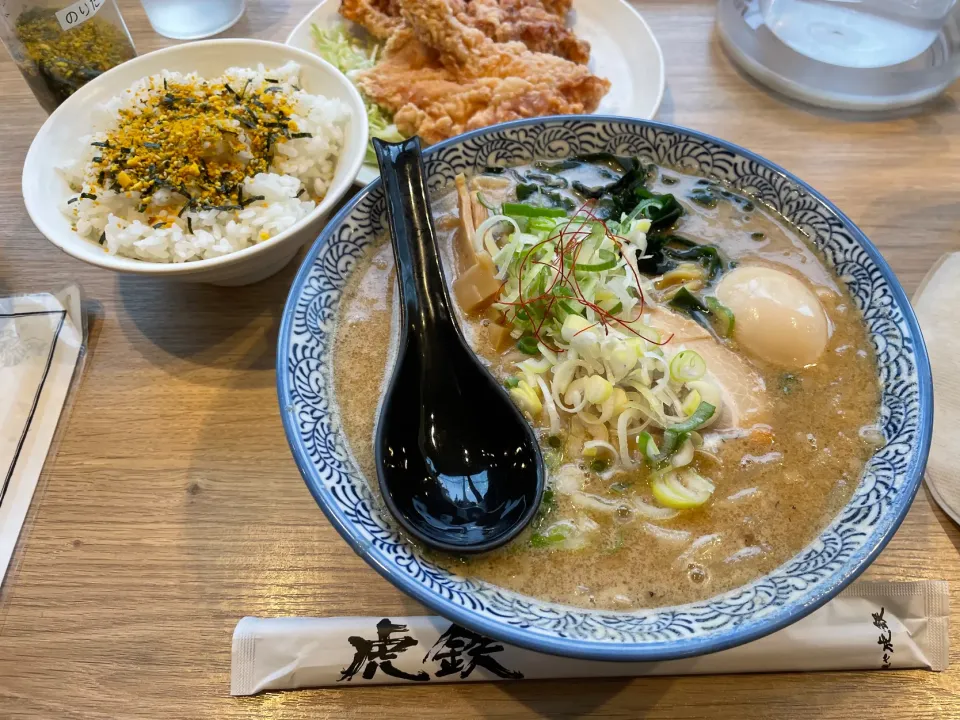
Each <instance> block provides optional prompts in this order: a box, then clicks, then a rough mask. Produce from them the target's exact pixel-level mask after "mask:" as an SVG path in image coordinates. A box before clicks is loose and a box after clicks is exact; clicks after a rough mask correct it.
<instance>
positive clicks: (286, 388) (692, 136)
mask: <svg viewBox="0 0 960 720" xmlns="http://www.w3.org/2000/svg"><path fill="white" fill-rule="evenodd" d="M602 152H606V153H614V154H617V155H632V156H639V157H640V158H641V159H645V160H647V161H649V162H653V163H656V164H657V165H662V166H667V167H672V168H675V169H678V170H681V171H684V172H686V173H689V174H694V175H700V176H702V177H705V178H708V179H711V180H716V181H719V182H722V183H725V184H727V185H728V186H729V187H730V188H732V189H734V190H736V191H737V192H740V193H743V194H746V195H749V196H751V197H753V198H754V199H756V200H758V201H760V202H762V203H763V204H765V205H766V206H767V207H768V208H770V209H772V210H773V211H775V212H777V213H779V214H780V215H782V216H783V217H784V218H786V219H787V220H788V221H790V222H791V223H792V224H793V225H795V226H796V227H797V228H799V229H800V230H801V231H802V232H803V233H804V234H805V235H807V236H808V238H809V239H810V240H811V241H812V243H813V244H814V245H816V247H817V248H819V251H820V254H821V257H822V259H823V262H824V263H825V264H826V265H827V266H828V267H831V268H832V269H833V270H834V272H835V273H836V275H837V276H838V277H839V281H840V282H841V283H842V284H845V285H846V287H847V289H848V291H849V293H850V295H851V296H852V298H853V300H854V302H855V304H856V305H857V306H858V308H859V310H860V312H861V314H862V316H863V320H864V323H865V325H866V328H867V332H868V335H869V337H870V340H871V341H872V343H873V345H874V347H875V349H876V356H877V365H878V373H879V378H878V380H879V383H880V396H881V397H880V405H881V408H880V426H881V429H882V434H883V438H884V441H883V444H882V446H881V447H879V448H878V449H877V450H876V451H875V452H874V453H873V455H872V457H871V458H870V459H869V460H868V462H867V464H866V467H865V470H864V472H863V474H862V476H861V478H860V481H859V484H858V485H857V487H856V489H855V490H854V492H853V494H852V497H851V498H850V500H849V501H848V502H847V503H846V505H845V506H843V507H842V509H841V510H840V512H839V513H837V514H836V515H835V516H834V517H833V519H832V520H831V521H830V522H829V524H827V526H826V527H825V528H824V529H823V530H822V531H821V532H820V533H819V534H818V535H817V536H816V537H815V538H814V539H813V540H812V541H811V542H810V543H809V544H808V545H807V546H806V547H805V548H804V549H803V550H802V551H800V552H799V553H798V554H796V555H795V556H794V557H792V558H791V559H790V560H788V561H787V562H785V563H783V564H782V565H780V566H779V567H777V568H775V569H774V570H773V571H771V572H768V573H767V574H765V575H763V576H762V577H759V578H757V579H755V580H753V581H752V582H749V583H747V584H746V585H743V586H741V587H738V588H736V589H734V590H731V591H729V592H725V593H723V594H719V595H716V596H714V597H711V598H709V599H707V600H703V601H699V602H692V603H690V604H685V605H676V606H670V607H657V608H649V609H641V610H632V611H616V610H588V609H582V608H577V607H571V606H566V605H560V604H556V603H551V602H547V601H544V600H540V599H536V598H533V597H529V596H524V595H519V594H517V593H515V592H512V591H508V590H505V589H503V588H500V587H497V586H494V585H491V584H488V583H486V582H483V581H480V580H476V579H470V578H465V577H461V576H458V575H456V574H454V573H452V572H450V571H448V570H446V569H444V568H442V567H440V566H439V565H437V564H436V563H435V562H433V561H432V560H431V559H430V558H429V557H427V556H425V555H424V554H423V553H422V552H421V551H420V550H419V549H418V548H417V547H415V546H414V545H412V544H411V543H410V542H408V541H407V540H406V539H405V538H404V536H403V535H402V534H401V533H400V532H399V531H398V530H397V525H396V523H395V522H394V521H393V519H392V518H391V517H390V516H389V515H388V514H387V513H386V511H385V510H384V509H383V506H382V503H380V502H379V500H378V499H377V497H376V495H375V493H374V492H373V491H372V490H371V488H372V487H374V486H375V484H376V478H365V477H364V476H363V473H362V472H361V471H360V469H359V468H358V466H357V464H356V462H355V460H354V459H353V457H352V454H351V452H350V449H349V446H348V443H347V439H346V437H345V435H344V432H343V429H342V424H341V423H339V421H338V420H337V419H336V418H337V408H338V402H337V397H336V394H335V392H334V376H333V367H332V358H333V342H334V337H335V329H336V321H337V317H338V311H339V308H340V303H341V300H342V296H343V289H344V287H345V285H346V284H347V282H348V280H349V278H350V276H351V273H352V272H353V271H354V270H355V268H356V267H357V264H358V262H359V261H360V259H361V257H362V256H363V255H364V253H365V251H366V250H367V249H368V248H369V246H370V245H371V244H372V243H374V242H375V241H376V240H377V239H379V238H382V237H384V236H385V234H386V232H387V219H386V212H385V207H384V198H383V193H382V187H381V185H380V182H379V180H378V181H375V182H374V183H372V184H370V185H369V186H367V187H366V188H365V189H364V190H363V191H362V192H361V193H360V194H359V195H357V196H356V198H354V199H353V201H352V202H350V203H349V204H348V205H347V206H346V207H345V208H344V209H343V210H342V211H341V212H340V213H339V214H338V215H337V216H336V217H335V218H334V219H333V220H332V221H331V222H330V223H329V225H328V226H327V227H326V228H325V230H324V232H323V234H322V235H321V236H320V237H319V239H318V240H317V242H316V243H315V245H314V246H313V248H312V249H311V251H310V253H309V254H308V256H307V258H306V260H305V262H304V264H303V266H302V268H301V270H300V272H299V274H298V276H297V278H296V280H295V282H294V284H293V288H292V290H291V293H290V297H289V299H288V301H287V306H286V309H285V312H284V316H283V323H282V327H281V331H280V340H279V348H278V351H277V377H278V392H279V399H280V406H281V408H282V415H283V421H284V426H285V430H286V433H287V438H288V440H289V442H290V445H291V448H292V450H293V454H294V457H295V458H296V461H297V464H298V466H299V468H300V472H301V473H302V475H303V477H304V479H305V481H306V483H307V485H308V487H309V489H310V491H311V493H312V494H313V496H314V498H315V499H316V501H317V503H318V504H319V505H320V507H321V509H322V510H323V512H324V513H325V514H326V515H327V517H328V519H329V520H330V522H331V523H332V524H333V526H334V527H335V528H336V529H337V531H338V532H339V533H340V534H341V535H342V536H343V537H344V539H345V540H346V541H347V542H348V543H349V544H350V545H351V547H352V548H353V549H354V550H355V551H356V552H357V553H358V554H359V555H360V556H361V557H363V558H364V559H365V560H366V561H367V562H368V563H369V564H370V565H371V566H372V567H373V568H374V569H375V570H377V571H378V572H379V573H381V574H382V575H383V576H384V577H385V578H387V579H388V580H389V581H390V582H392V583H393V584H394V585H396V586H397V587H398V588H400V589H401V590H403V591H404V592H406V593H408V594H409V595H411V596H412V597H414V598H415V599H417V600H418V601H420V602H421V603H423V604H424V605H426V606H427V607H429V608H431V609H432V610H434V611H435V612H437V613H438V614H440V615H443V616H444V617H446V618H448V619H450V620H452V621H455V622H457V623H460V624H462V625H464V626H466V627H468V628H470V629H472V630H474V631H476V632H479V633H483V634H485V635H488V636H491V637H493V638H496V639H498V640H502V641H505V642H509V643H513V644H515V645H519V646H523V647H526V648H529V649H532V650H537V651H541V652H546V653H553V654H557V655H564V656H570V657H579V658H587V659H593V660H623V661H628V660H629V661H662V660H668V659H674V658H681V657H689V656H694V655H699V654H703V653H709V652H714V651H717V650H722V649H725V648H729V647H732V646H735V645H739V644H741V643H745V642H749V641H751V640H754V639H757V638H759V637H762V636H764V635H766V634H768V633H771V632H774V631H776V630H778V629H780V628H782V627H784V626H786V625H788V624H790V623H792V622H794V621H796V620H798V619H800V618H802V617H803V616H805V615H807V614H808V613H810V612H812V611H813V610H815V609H816V608H818V607H819V606H821V605H822V604H823V603H825V602H826V601H828V600H829V599H830V598H832V597H834V596H835V595H836V594H837V593H839V592H840V591H841V590H842V589H843V588H844V587H845V586H846V585H847V584H848V583H850V582H851V581H852V580H854V579H855V578H856V577H857V576H858V575H859V574H860V573H861V572H862V571H863V570H864V569H865V568H866V567H867V566H868V565H869V564H870V562H871V561H872V560H873V559H874V558H875V557H876V556H877V554H878V553H879V552H880V551H881V550H882V549H883V547H884V546H885V545H886V543H887V542H888V541H889V539H890V538H891V536H892V535H893V534H894V532H895V531H896V530H897V528H898V526H899V525H900V523H901V521H902V520H903V517H904V515H905V514H906V512H907V510H908V508H909V506H910V504H911V501H912V500H913V497H914V495H915V493H916V491H917V488H918V486H919V483H920V480H921V478H922V475H923V470H924V466H925V464H926V458H927V452H928V449H929V444H930V435H931V429H932V419H933V400H932V380H931V375H930V367H929V363H928V360H927V356H926V351H925V349H924V345H923V340H922V337H921V335H920V330H919V327H918V325H917V322H916V318H915V317H914V314H913V311H912V309H911V307H910V304H909V302H908V300H907V298H906V295H905V294H904V292H903V289H902V288H901V287H900V285H899V283H898V282H897V279H896V277H895V275H894V274H893V272H892V270H891V269H890V267H889V266H888V265H887V263H886V262H885V261H884V259H883V258H882V257H881V255H880V253H879V252H878V251H877V249H876V248H875V247H874V246H873V244H871V242H870V241H869V240H868V239H867V238H866V236H865V235H864V234H863V233H862V232H861V231H860V230H859V229H858V228H857V227H856V226H855V225H854V224H853V223H852V222H851V221H850V220H849V219H848V218H847V217H846V216H844V215H843V214H842V213H841V212H840V211H839V210H838V209H837V208H836V207H835V206H834V205H833V204H831V203H830V202H829V201H828V200H827V199H826V198H824V197H823V196H822V195H820V194H819V193H818V192H816V191H815V190H814V189H813V188H811V187H809V186H808V185H806V184H805V183H804V182H802V181H801V180H799V179H798V178H796V177H794V176H793V175H791V174H790V173H788V172H787V171H785V170H783V169H782V168H780V167H778V166H776V165H774V164H772V163H770V162H768V161H766V160H764V159H763V158H761V157H759V156H757V155H755V154H753V153H751V152H749V151H747V150H745V149H743V148H740V147H737V146H735V145H732V144H730V143H727V142H724V141H722V140H718V139H716V138H712V137H709V136H707V135H703V134H701V133H697V132H694V131H691V130H686V129H683V128H679V127H673V126H670V125H664V124H661V123H656V122H650V121H641V120H632V119H627V118H617V117H597V116H589V117H586V116H585V117H556V118H541V119H536V120H529V121H526V120H524V121H518V122H514V123H507V124H504V125H499V126H495V127H491V128H486V129H483V130H478V131H476V132H472V133H468V134H466V135H463V136H460V137H457V138H454V139H452V140H449V141H446V142H443V143H440V144H439V145H436V146H434V147H432V148H430V149H429V150H428V151H427V152H426V153H425V158H424V161H425V167H426V172H427V177H428V185H429V187H430V189H431V190H439V189H440V188H443V187H446V186H448V185H449V184H450V183H452V182H453V180H454V176H455V175H456V174H457V173H460V172H467V173H470V172H474V171H481V170H483V168H485V167H487V166H495V165H518V164H522V163H529V162H531V161H533V160H535V159H555V158H559V157H567V156H572V155H580V154H586V153H602ZM371 442H372V439H371Z"/></svg>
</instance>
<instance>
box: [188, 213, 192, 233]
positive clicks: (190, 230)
mask: <svg viewBox="0 0 960 720" xmlns="http://www.w3.org/2000/svg"><path fill="white" fill-rule="evenodd" d="M187 232H189V233H190V234H191V235H193V218H192V217H190V216H189V215H188V216H187Z"/></svg>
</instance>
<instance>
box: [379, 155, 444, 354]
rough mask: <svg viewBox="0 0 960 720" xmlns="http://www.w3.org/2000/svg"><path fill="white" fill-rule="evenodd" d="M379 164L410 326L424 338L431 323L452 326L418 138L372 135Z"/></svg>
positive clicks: (441, 326) (433, 325)
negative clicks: (392, 139) (385, 138)
mask: <svg viewBox="0 0 960 720" xmlns="http://www.w3.org/2000/svg"><path fill="white" fill-rule="evenodd" d="M373 147H374V150H375V151H376V153H377V162H378V163H379V164H380V176H381V178H382V179H383V188H384V195H385V196H386V201H387V218H388V220H389V222H390V230H391V235H392V236H393V254H394V257H395V258H396V263H397V276H398V278H399V280H400V300H401V302H402V304H403V309H404V315H405V318H406V322H407V323H408V327H409V329H410V330H412V331H413V332H414V333H416V335H417V336H418V338H419V339H421V340H423V339H424V335H425V334H426V333H427V331H428V329H430V328H433V329H435V330H444V329H449V328H450V327H451V325H452V324H453V323H452V318H451V314H450V298H449V296H448V295H447V284H446V282H445V280H444V277H443V268H442V267H441V265H440V253H439V250H438V247H437V235H436V231H435V230H434V228H433V221H432V219H431V217H430V203H429V200H428V198H427V190H426V186H425V184H424V175H425V173H424V169H423V158H422V156H421V155H420V138H418V137H417V136H414V137H412V138H409V139H407V140H404V141H403V142H399V143H387V142H383V141H382V140H378V139H376V138H374V140H373Z"/></svg>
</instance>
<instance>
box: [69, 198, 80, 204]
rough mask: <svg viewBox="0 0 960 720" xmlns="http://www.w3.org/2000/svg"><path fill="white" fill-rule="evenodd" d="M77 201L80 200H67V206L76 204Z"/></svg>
mask: <svg viewBox="0 0 960 720" xmlns="http://www.w3.org/2000/svg"><path fill="white" fill-rule="evenodd" d="M79 199H80V198H78V197H75V198H70V199H69V200H67V205H72V204H73V203H75V202H76V201H77V200H79Z"/></svg>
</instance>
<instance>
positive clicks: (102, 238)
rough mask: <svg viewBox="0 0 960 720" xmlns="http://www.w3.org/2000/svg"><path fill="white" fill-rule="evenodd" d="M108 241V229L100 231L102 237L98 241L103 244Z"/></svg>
mask: <svg viewBox="0 0 960 720" xmlns="http://www.w3.org/2000/svg"><path fill="white" fill-rule="evenodd" d="M106 241H107V231H106V230H104V231H103V232H102V233H100V239H99V240H98V241H97V242H99V243H100V244H101V245H103V244H104V243H105V242H106Z"/></svg>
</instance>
